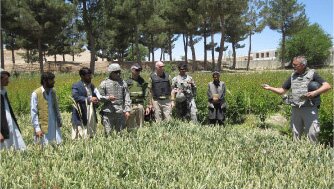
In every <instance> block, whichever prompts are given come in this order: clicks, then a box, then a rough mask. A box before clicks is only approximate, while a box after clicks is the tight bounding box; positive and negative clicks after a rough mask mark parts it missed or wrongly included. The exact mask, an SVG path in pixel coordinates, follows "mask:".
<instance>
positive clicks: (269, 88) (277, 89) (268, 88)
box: [262, 84, 288, 95]
mask: <svg viewBox="0 0 334 189" xmlns="http://www.w3.org/2000/svg"><path fill="white" fill-rule="evenodd" d="M262 87H263V88H264V89H266V90H269V91H272V92H274V93H276V94H279V95H283V94H285V93H286V92H287V91H288V90H287V89H284V88H282V87H280V88H276V87H272V86H270V85H268V84H265V85H263V86H262Z"/></svg>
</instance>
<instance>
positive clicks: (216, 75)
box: [212, 74, 219, 82]
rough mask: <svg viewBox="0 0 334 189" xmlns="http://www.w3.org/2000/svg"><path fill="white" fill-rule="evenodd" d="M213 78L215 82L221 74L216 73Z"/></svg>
mask: <svg viewBox="0 0 334 189" xmlns="http://www.w3.org/2000/svg"><path fill="white" fill-rule="evenodd" d="M212 78H213V81H214V82H219V75H218V74H214V75H213V76H212Z"/></svg>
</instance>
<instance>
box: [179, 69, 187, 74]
mask: <svg viewBox="0 0 334 189" xmlns="http://www.w3.org/2000/svg"><path fill="white" fill-rule="evenodd" d="M179 72H180V75H185V74H186V72H187V69H185V68H180V69H179Z"/></svg>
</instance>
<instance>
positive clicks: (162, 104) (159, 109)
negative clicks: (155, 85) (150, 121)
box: [153, 99, 172, 122]
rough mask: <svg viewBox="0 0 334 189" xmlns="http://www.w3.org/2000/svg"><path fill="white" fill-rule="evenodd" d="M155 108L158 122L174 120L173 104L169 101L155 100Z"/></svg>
mask: <svg viewBox="0 0 334 189" xmlns="http://www.w3.org/2000/svg"><path fill="white" fill-rule="evenodd" d="M153 108H154V117H155V120H156V122H160V121H162V120H170V119H171V118H172V117H171V114H172V103H171V101H170V100H169V99H165V100H158V99H157V100H153Z"/></svg>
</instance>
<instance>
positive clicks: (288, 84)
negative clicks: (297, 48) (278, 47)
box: [282, 72, 326, 90]
mask: <svg viewBox="0 0 334 189" xmlns="http://www.w3.org/2000/svg"><path fill="white" fill-rule="evenodd" d="M299 75H300V74H298V73H294V76H299ZM311 81H316V82H318V83H320V84H323V83H324V82H326V81H325V80H324V79H323V78H322V77H321V76H320V75H319V74H318V73H317V72H314V74H313V78H312V80H311ZM282 88H283V89H286V90H289V89H290V88H291V76H289V77H288V79H287V80H286V81H285V82H284V83H283V85H282Z"/></svg>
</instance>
